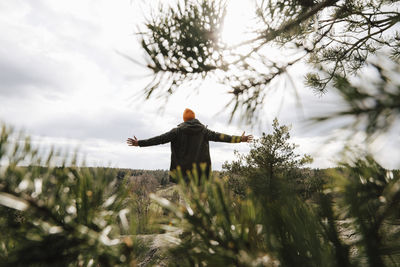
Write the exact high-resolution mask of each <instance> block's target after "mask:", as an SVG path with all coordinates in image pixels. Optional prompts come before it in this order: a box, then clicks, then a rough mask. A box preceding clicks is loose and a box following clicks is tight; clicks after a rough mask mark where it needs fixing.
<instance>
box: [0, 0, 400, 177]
mask: <svg viewBox="0 0 400 267" xmlns="http://www.w3.org/2000/svg"><path fill="white" fill-rule="evenodd" d="M240 2H242V1H240ZM142 3H143V2H142ZM142 10H143V4H142V6H140V5H138V3H137V2H135V1H132V0H120V1H109V0H93V1H90V0H79V1H78V0H68V1H67V0H62V1H61V0H60V1H52V0H35V1H23V0H13V1H1V2H0V32H1V35H0V120H1V121H3V122H6V123H7V124H9V125H13V126H15V127H16V128H17V129H24V130H25V131H26V132H27V133H29V134H30V135H31V136H32V138H33V140H34V141H35V142H36V143H38V144H41V146H44V147H47V146H50V145H54V146H56V147H59V148H62V149H69V150H74V149H75V148H79V151H80V154H81V155H83V156H84V157H85V158H86V162H87V164H88V165H91V166H104V165H106V166H114V167H127V168H136V169H168V168H169V159H170V149H169V145H163V146H156V147H147V148H135V147H128V146H127V145H126V143H125V140H126V138H127V137H128V136H132V135H133V134H134V135H136V136H137V137H138V138H139V139H143V138H149V137H152V136H154V135H158V134H161V133H163V132H166V131H168V130H170V129H171V128H173V127H175V126H176V125H177V124H179V123H180V122H181V121H182V112H183V110H184V109H185V108H186V107H189V108H191V109H193V110H194V111H195V113H196V116H197V118H198V119H200V121H201V122H203V123H204V124H206V125H208V128H210V129H212V130H215V131H220V132H225V133H227V134H234V135H240V134H241V133H242V131H243V130H245V131H246V133H253V134H254V135H256V136H259V135H260V134H261V132H262V131H264V132H268V131H270V130H271V127H270V126H268V122H269V125H270V123H271V121H272V119H273V118H274V117H275V116H278V118H279V119H280V122H281V123H284V124H291V125H292V137H293V140H292V141H293V142H295V143H297V144H299V148H298V152H299V153H309V154H311V155H312V156H313V157H314V160H315V161H314V163H313V165H312V166H313V167H328V166H333V165H335V162H336V160H338V159H339V156H338V152H339V151H340V150H341V147H342V146H343V143H342V142H341V141H339V140H332V139H330V137H332V136H334V135H335V134H336V135H337V133H338V132H339V130H337V129H335V124H331V126H330V127H321V126H319V127H317V128H315V127H310V126H307V123H306V122H307V121H308V119H309V118H310V117H311V115H313V114H314V115H315V114H319V113H321V112H325V111H326V110H333V109H335V108H338V107H339V106H340V105H341V104H340V102H339V101H338V97H336V96H335V95H334V94H333V93H328V94H327V95H326V96H324V97H322V98H321V97H317V96H315V95H314V94H313V93H312V92H311V91H310V89H306V88H304V86H303V85H302V76H303V75H304V72H303V71H304V67H302V66H298V67H294V68H292V69H291V75H292V76H293V78H294V79H295V83H296V85H297V90H298V92H299V93H300V97H301V103H302V106H303V107H302V108H301V109H298V108H296V105H295V98H294V97H293V86H291V85H289V84H286V85H285V84H282V85H281V86H282V90H279V93H275V94H271V95H270V96H269V99H268V101H267V104H266V108H265V115H264V117H265V118H266V119H265V122H264V123H262V124H260V125H257V127H255V128H254V129H251V128H250V127H249V126H246V125H239V124H238V123H233V124H228V122H227V121H228V120H227V118H228V117H229V112H228V111H226V112H222V113H221V112H219V111H221V110H222V108H223V107H224V105H225V104H226V103H227V102H228V100H229V99H230V96H229V95H228V94H227V93H226V92H227V88H225V87H224V86H221V85H217V84H216V83H214V82H212V81H208V82H205V83H204V84H203V86H202V87H201V89H200V90H199V93H198V94H190V93H189V92H188V91H187V90H186V91H185V88H182V89H181V90H180V92H179V93H178V94H177V95H176V96H173V97H172V98H170V99H169V101H168V103H167V104H165V103H164V102H163V101H161V100H150V101H144V98H143V97H139V95H140V92H141V90H142V89H143V88H144V86H145V84H146V83H147V82H148V78H145V75H146V74H149V72H148V71H147V70H146V69H143V68H141V67H140V66H137V65H135V64H133V63H132V62H130V61H128V60H126V59H125V58H124V57H122V56H121V55H120V53H124V54H126V55H129V56H131V57H133V58H135V59H136V60H138V61H141V62H144V61H143V51H142V50H141V48H140V46H139V43H138V40H137V37H136V36H135V35H134V32H135V31H136V29H137V28H136V27H137V25H138V24H139V23H140V22H141V21H142V14H143V11H142ZM245 10H246V8H243V7H242V8H241V7H234V8H233V9H231V15H230V16H231V18H233V17H234V18H235V19H231V21H230V23H229V25H231V26H230V28H227V29H226V35H227V37H226V38H227V40H228V41H234V38H235V36H238V34H237V29H238V27H240V25H241V23H239V22H240V19H237V17H238V16H246V15H245V14H243V13H244V12H245ZM144 13H145V11H144ZM232 14H233V15H232ZM227 19H230V18H229V17H228V18H227ZM228 22H229V21H228ZM235 22H236V24H235ZM238 23H239V24H238ZM229 38H233V39H231V40H230V39H229ZM282 98H283V99H284V101H283V104H281V99H282ZM160 107H163V110H164V111H163V112H162V113H161V112H159V108H160ZM339 135H340V134H339ZM389 139H390V140H391V141H390V142H392V143H390V142H388V140H389ZM327 140H328V141H327ZM393 142H394V143H395V144H399V136H398V134H394V135H392V136H391V137H390V138H387V137H385V138H384V139H382V140H381V142H380V143H379V145H378V146H376V147H375V150H376V151H375V152H376V153H377V155H378V156H379V161H380V162H381V163H382V164H383V165H384V166H386V167H388V168H395V167H398V164H399V160H398V159H399V158H400V155H399V151H398V149H395V147H396V146H394V148H393ZM396 142H397V143H396ZM235 149H236V150H239V151H241V152H246V151H248V150H249V146H248V145H247V144H244V143H242V144H234V145H232V144H221V143H213V144H211V157H212V161H213V166H214V169H220V168H221V165H222V163H223V162H224V161H226V160H228V161H229V160H232V159H233V158H234V154H233V151H234V150H235ZM388 149H389V150H388ZM390 149H391V150H390ZM383 151H386V152H385V153H384V152H383ZM387 151H390V153H387Z"/></svg>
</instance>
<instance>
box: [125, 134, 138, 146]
mask: <svg viewBox="0 0 400 267" xmlns="http://www.w3.org/2000/svg"><path fill="white" fill-rule="evenodd" d="M126 142H127V143H128V146H139V141H138V139H137V138H136V136H134V137H133V138H128V140H126Z"/></svg>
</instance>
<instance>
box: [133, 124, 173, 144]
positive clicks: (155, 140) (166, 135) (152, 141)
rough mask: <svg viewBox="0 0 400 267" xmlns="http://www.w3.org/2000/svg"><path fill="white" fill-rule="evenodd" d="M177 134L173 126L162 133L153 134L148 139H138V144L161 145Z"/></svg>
mask: <svg viewBox="0 0 400 267" xmlns="http://www.w3.org/2000/svg"><path fill="white" fill-rule="evenodd" d="M176 135H177V129H176V128H174V129H172V130H171V131H169V132H166V133H164V134H162V135H159V136H155V137H152V138H149V139H144V140H139V142H138V145H139V146H156V145H161V144H165V143H168V142H171V141H172V140H174V139H175V137H176Z"/></svg>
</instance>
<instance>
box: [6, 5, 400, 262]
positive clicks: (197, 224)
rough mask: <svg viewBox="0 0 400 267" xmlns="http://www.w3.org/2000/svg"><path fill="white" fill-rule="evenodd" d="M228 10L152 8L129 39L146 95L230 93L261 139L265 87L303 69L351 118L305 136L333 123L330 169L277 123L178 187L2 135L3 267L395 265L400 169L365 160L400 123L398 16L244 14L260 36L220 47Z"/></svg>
mask: <svg viewBox="0 0 400 267" xmlns="http://www.w3.org/2000/svg"><path fill="white" fill-rule="evenodd" d="M227 4H228V2H227V1H217V0H215V1H211V0H210V1H199V0H183V1H176V2H173V3H168V4H160V5H159V6H156V7H153V9H154V10H153V12H151V15H149V16H148V17H147V21H146V22H145V23H144V24H143V25H141V26H140V30H139V31H138V33H137V36H138V37H139V40H140V43H141V47H142V49H143V52H144V53H145V55H146V64H144V65H145V67H146V68H148V70H150V71H151V73H152V79H151V81H150V83H149V84H148V85H147V86H146V87H145V88H143V90H142V94H143V97H144V98H151V99H153V98H159V97H161V98H165V99H167V100H168V97H170V96H171V95H173V94H175V93H176V92H177V91H178V90H181V89H182V87H185V88H186V89H187V88H189V89H191V90H193V91H195V90H196V88H195V87H196V84H199V83H201V82H202V81H204V80H206V79H210V78H212V79H214V81H215V83H221V84H224V85H226V86H229V87H230V88H231V90H230V91H229V93H227V96H228V97H231V101H230V102H229V104H228V105H227V106H226V107H225V110H226V111H228V112H229V113H230V123H234V122H236V121H241V122H243V123H246V124H248V125H253V126H256V125H259V123H260V120H262V119H263V118H262V116H263V108H264V107H265V106H266V105H268V104H269V102H268V101H269V98H268V92H269V91H270V90H273V88H275V87H276V84H277V83H276V81H277V80H279V79H281V78H282V77H284V76H285V74H286V73H288V72H289V70H290V68H291V67H292V66H295V65H296V64H305V65H306V66H307V70H309V72H308V73H307V74H306V75H305V76H304V81H303V82H304V84H305V85H306V86H307V89H309V90H313V91H314V92H315V93H316V94H318V95H319V96H320V97H324V94H325V93H326V92H327V91H335V92H337V94H338V95H339V96H340V97H341V99H342V101H343V102H344V103H345V104H346V105H338V108H337V110H336V111H334V112H332V113H330V114H327V115H326V114H324V115H320V114H316V115H315V116H314V118H313V119H312V121H311V122H310V123H312V124H313V125H315V127H317V126H321V127H323V126H324V125H326V124H327V123H328V124H329V123H330V122H332V121H337V120H342V121H343V122H344V123H343V124H342V126H341V127H342V128H343V129H344V130H346V133H347V136H346V138H347V141H348V143H347V144H348V145H347V146H345V148H344V149H343V151H342V152H341V160H340V161H339V162H337V166H336V167H333V168H328V169H316V168H310V167H309V165H308V164H309V163H311V162H312V160H313V158H312V156H310V155H307V154H298V153H297V152H296V151H297V150H296V147H298V146H297V144H295V143H293V141H292V139H291V132H290V131H291V128H290V125H283V124H281V123H280V122H279V118H275V119H274V120H273V122H272V124H271V129H272V131H269V132H264V133H263V134H262V135H261V136H260V137H259V138H256V139H255V140H254V141H253V142H252V143H251V144H250V151H249V152H248V153H239V152H237V153H236V155H235V160H233V161H227V162H225V164H224V165H223V167H222V170H221V171H213V173H212V175H211V176H210V177H209V178H207V176H206V175H205V174H204V173H197V172H196V171H194V172H193V173H192V174H191V175H190V179H189V182H185V181H184V179H183V177H182V175H181V174H179V173H178V174H177V175H176V176H173V177H170V174H169V172H168V171H166V170H133V169H118V168H109V167H87V166H85V163H84V162H81V161H79V160H78V157H77V156H70V154H68V153H64V152H63V151H59V150H57V149H52V150H50V151H48V150H43V149H41V147H40V146H38V145H35V144H33V143H32V141H31V139H30V137H29V135H26V134H23V133H19V132H17V131H15V130H14V128H13V127H12V126H10V125H6V124H2V125H1V133H0V214H1V216H0V266H341V267H342V266H371V267H381V266H400V171H399V169H398V168H396V169H386V168H384V167H383V166H381V164H379V162H378V161H377V160H376V159H375V157H374V155H373V154H372V153H371V150H370V149H369V148H370V146H373V145H374V143H375V142H376V140H378V139H379V138H385V136H386V135H387V134H388V133H390V132H391V131H393V130H396V129H398V128H396V127H398V123H399V121H400V118H399V115H400V79H399V78H400V76H399V75H400V74H399V73H400V61H399V60H400V35H399V31H398V30H399V28H398V22H399V21H400V13H399V2H398V1H386V0H377V1H372V0H371V1H370V0H364V1H355V0H344V1H335V0H314V1H313V0H288V1H267V0H259V1H258V0H257V1H252V4H254V5H255V7H256V8H255V14H254V17H255V19H256V21H257V23H256V24H255V26H254V29H253V31H252V34H251V35H250V37H249V39H248V40H245V41H243V42H241V43H239V44H234V45H232V44H227V43H224V42H223V40H222V39H221V36H220V32H221V28H222V27H223V20H224V16H225V11H226V5H227ZM271 51H280V53H281V56H279V57H270V56H269V55H270V53H271ZM128 59H130V60H132V64H142V63H140V62H137V60H136V59H132V58H129V57H128ZM278 90H285V88H278ZM292 91H293V93H294V94H296V92H295V91H296V90H292ZM227 123H228V122H227ZM360 135H362V136H364V137H365V138H364V142H365V145H364V146H361V147H357V146H352V144H353V143H352V141H354V140H353V139H352V138H354V136H360ZM397 145H398V143H397ZM392 149H394V151H398V149H399V148H398V147H393V148H392ZM387 153H392V151H388V152H387Z"/></svg>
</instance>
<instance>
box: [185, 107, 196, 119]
mask: <svg viewBox="0 0 400 267" xmlns="http://www.w3.org/2000/svg"><path fill="white" fill-rule="evenodd" d="M194 118H195V116H194V112H193V110H191V109H188V108H187V109H185V111H184V112H183V121H190V120H193V119H194Z"/></svg>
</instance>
